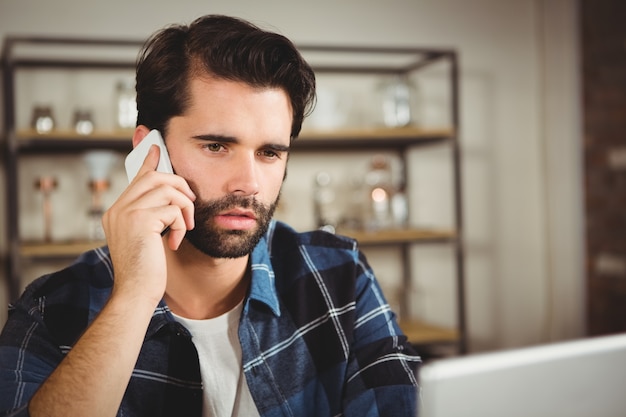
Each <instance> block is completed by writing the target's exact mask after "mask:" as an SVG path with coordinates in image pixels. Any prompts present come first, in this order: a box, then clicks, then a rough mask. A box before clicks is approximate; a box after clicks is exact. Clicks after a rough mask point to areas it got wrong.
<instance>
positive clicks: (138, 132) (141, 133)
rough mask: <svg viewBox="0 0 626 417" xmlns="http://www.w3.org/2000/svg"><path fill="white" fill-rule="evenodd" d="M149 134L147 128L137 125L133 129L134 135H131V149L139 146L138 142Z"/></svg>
mask: <svg viewBox="0 0 626 417" xmlns="http://www.w3.org/2000/svg"><path fill="white" fill-rule="evenodd" d="M148 133H150V129H148V127H147V126H144V125H139V126H137V127H136V128H135V133H134V134H133V148H135V147H137V145H139V142H141V141H142V140H143V138H145V137H146V135H147V134H148Z"/></svg>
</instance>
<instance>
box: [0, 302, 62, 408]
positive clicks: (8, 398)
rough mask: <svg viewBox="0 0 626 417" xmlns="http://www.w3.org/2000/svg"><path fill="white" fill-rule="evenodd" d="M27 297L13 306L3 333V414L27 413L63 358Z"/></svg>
mask: <svg viewBox="0 0 626 417" xmlns="http://www.w3.org/2000/svg"><path fill="white" fill-rule="evenodd" d="M25 299H27V297H22V299H21V300H20V301H18V303H17V304H16V305H15V306H14V307H11V308H10V310H9V318H8V320H7V322H6V324H5V326H4V328H3V330H2V333H0V416H4V415H8V416H28V415H29V414H28V402H29V401H30V399H31V397H32V396H33V394H34V393H35V391H37V389H38V388H39V386H40V385H41V384H42V383H43V381H44V380H45V379H46V378H47V377H48V376H49V375H50V374H51V373H52V371H53V370H54V369H55V368H56V366H57V365H58V363H59V362H60V361H61V359H62V353H61V351H60V349H59V347H58V346H57V345H55V344H54V343H53V342H52V341H51V337H50V336H49V334H48V332H47V330H46V327H45V326H44V324H43V321H42V319H41V316H40V315H39V310H38V308H37V305H36V304H35V303H33V305H30V306H29V305H27V304H26V303H25Z"/></svg>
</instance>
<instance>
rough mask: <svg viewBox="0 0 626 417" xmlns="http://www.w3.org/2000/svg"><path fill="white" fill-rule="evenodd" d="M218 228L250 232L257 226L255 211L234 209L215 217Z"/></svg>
mask: <svg viewBox="0 0 626 417" xmlns="http://www.w3.org/2000/svg"><path fill="white" fill-rule="evenodd" d="M215 223H216V225H217V226H219V227H222V228H224V229H231V230H248V229H251V228H253V227H255V226H256V224H257V218H256V215H255V214H254V212H253V211H250V210H244V209H232V210H227V211H223V212H221V213H219V214H218V215H216V216H215Z"/></svg>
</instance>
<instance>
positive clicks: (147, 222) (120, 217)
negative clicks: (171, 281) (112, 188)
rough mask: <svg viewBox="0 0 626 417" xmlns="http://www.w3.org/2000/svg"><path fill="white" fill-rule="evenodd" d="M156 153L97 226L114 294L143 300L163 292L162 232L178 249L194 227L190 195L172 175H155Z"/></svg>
mask: <svg viewBox="0 0 626 417" xmlns="http://www.w3.org/2000/svg"><path fill="white" fill-rule="evenodd" d="M159 152H160V149H159V148H158V147H157V146H152V147H151V148H150V151H149V152H148V155H147V156H146V159H145V161H144V163H143V165H142V166H141V168H140V169H139V172H138V174H137V176H136V177H135V178H134V179H133V181H132V182H131V184H130V185H129V186H128V188H127V189H126V190H125V191H124V192H123V193H122V195H121V196H120V198H119V199H118V200H117V201H116V202H115V203H114V204H113V205H112V206H111V208H110V209H109V210H108V211H107V212H106V213H105V214H104V216H103V219H102V222H103V225H104V231H105V234H106V237H107V244H108V246H109V250H110V252H111V258H112V260H113V266H114V268H115V284H114V294H116V293H119V292H120V291H122V292H124V293H125V294H126V295H133V294H134V295H136V296H140V297H148V299H149V300H151V301H152V302H154V303H155V305H154V306H156V303H158V302H159V301H160V300H161V298H162V297H163V294H164V292H165V285H166V282H167V272H166V271H167V267H166V263H165V251H164V247H163V244H164V243H163V238H162V232H163V231H164V230H165V229H166V228H169V229H168V232H167V236H166V238H165V239H166V242H167V245H168V247H169V248H170V249H171V250H177V249H178V247H179V246H180V244H181V242H182V240H183V238H184V237H185V233H186V232H187V230H191V229H193V227H194V206H193V202H194V200H195V198H196V197H195V195H194V193H193V192H192V191H191V188H189V185H188V184H187V182H186V181H185V180H184V179H183V178H182V177H179V176H177V175H172V174H164V173H161V172H157V171H156V167H157V164H158V161H159Z"/></svg>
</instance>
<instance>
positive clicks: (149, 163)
mask: <svg viewBox="0 0 626 417" xmlns="http://www.w3.org/2000/svg"><path fill="white" fill-rule="evenodd" d="M160 156H161V148H159V147H158V146H157V145H152V146H150V149H148V154H147V155H146V159H144V160H143V164H141V167H140V168H139V171H138V172H137V176H136V177H135V178H137V177H139V176H141V175H142V174H145V173H146V172H150V171H156V169H157V167H158V166H159V157H160Z"/></svg>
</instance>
